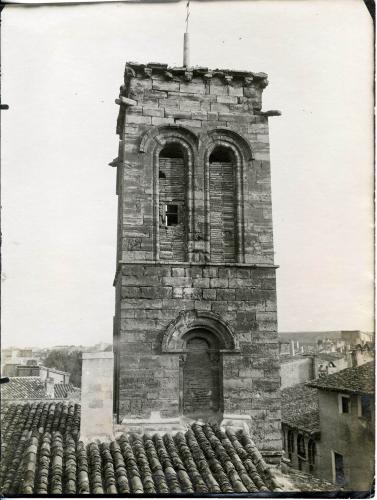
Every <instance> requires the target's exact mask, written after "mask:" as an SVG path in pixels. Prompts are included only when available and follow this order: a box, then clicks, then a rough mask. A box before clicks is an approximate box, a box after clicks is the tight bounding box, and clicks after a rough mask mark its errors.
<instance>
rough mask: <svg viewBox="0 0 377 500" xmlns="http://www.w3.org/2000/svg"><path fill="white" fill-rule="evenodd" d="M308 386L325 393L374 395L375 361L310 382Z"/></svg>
mask: <svg viewBox="0 0 377 500" xmlns="http://www.w3.org/2000/svg"><path fill="white" fill-rule="evenodd" d="M307 385H308V386H309V387H315V388H317V389H322V390H324V391H336V392H345V393H349V394H374V386H375V381H374V361H370V362H369V363H365V364H364V365H361V366H356V367H354V368H345V369H344V370H341V371H339V372H337V373H332V374H331V375H326V376H324V377H321V378H319V379H317V380H313V381H312V382H308V383H307Z"/></svg>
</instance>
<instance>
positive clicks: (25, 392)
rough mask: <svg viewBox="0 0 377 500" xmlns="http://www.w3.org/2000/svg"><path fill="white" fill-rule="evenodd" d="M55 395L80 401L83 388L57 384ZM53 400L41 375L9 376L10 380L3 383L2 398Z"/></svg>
mask: <svg viewBox="0 0 377 500" xmlns="http://www.w3.org/2000/svg"><path fill="white" fill-rule="evenodd" d="M54 396H55V398H56V399H68V400H74V401H79V400H80V397H81V389H79V388H78V387H74V386H73V385H72V384H55V385H54ZM50 399H51V400H53V398H51V397H50V396H48V395H47V390H46V384H45V381H44V380H42V379H41V378H40V377H9V382H7V383H6V384H1V400H2V401H3V402H4V401H16V400H28V401H31V400H38V401H39V400H50Z"/></svg>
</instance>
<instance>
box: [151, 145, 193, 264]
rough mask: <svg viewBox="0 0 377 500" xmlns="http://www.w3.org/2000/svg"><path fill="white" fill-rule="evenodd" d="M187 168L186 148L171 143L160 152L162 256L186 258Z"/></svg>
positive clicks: (163, 257) (161, 257) (173, 258)
mask: <svg viewBox="0 0 377 500" xmlns="http://www.w3.org/2000/svg"><path fill="white" fill-rule="evenodd" d="M186 177H187V175H186V168H185V158H184V152H183V149H182V147H181V146H180V144H179V143H175V142H173V143H169V144H167V145H166V146H165V147H164V148H163V149H162V150H161V152H160V156H159V168H158V183H159V228H160V229H159V234H160V259H162V260H174V261H179V262H182V261H184V260H185V259H186V250H187V241H186V238H187V236H186V183H187V179H186Z"/></svg>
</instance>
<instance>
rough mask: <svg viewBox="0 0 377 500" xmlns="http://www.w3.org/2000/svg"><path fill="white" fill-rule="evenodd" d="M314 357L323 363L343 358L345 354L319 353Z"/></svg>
mask: <svg viewBox="0 0 377 500" xmlns="http://www.w3.org/2000/svg"><path fill="white" fill-rule="evenodd" d="M316 357H317V358H319V359H323V360H325V361H334V360H336V359H342V358H345V357H346V354H344V353H341V352H319V353H317V354H316Z"/></svg>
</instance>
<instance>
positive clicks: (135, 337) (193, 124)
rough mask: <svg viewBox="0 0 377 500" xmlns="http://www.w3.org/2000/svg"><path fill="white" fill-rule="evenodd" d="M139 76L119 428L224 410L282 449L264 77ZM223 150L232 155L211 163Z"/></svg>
mask: <svg viewBox="0 0 377 500" xmlns="http://www.w3.org/2000/svg"><path fill="white" fill-rule="evenodd" d="M131 68H132V72H133V73H134V76H131V77H129V78H130V81H129V93H128V95H127V91H126V90H125V91H124V97H125V98H131V99H135V100H137V106H134V107H133V108H132V109H134V108H135V110H134V112H131V113H128V109H131V108H127V112H126V114H125V118H126V119H125V124H124V126H123V128H121V130H118V132H119V133H120V137H121V139H122V142H121V147H120V154H119V159H120V161H122V162H124V164H125V165H126V166H125V167H122V168H120V167H118V169H119V170H118V195H119V196H120V203H119V207H120V208H119V228H120V231H119V236H118V254H117V261H118V273H117V276H116V279H115V286H116V293H117V302H116V314H115V327H114V332H115V334H114V339H115V344H116V346H117V347H116V356H115V357H116V359H115V369H116V377H115V381H116V382H115V393H116V404H115V408H116V412H117V417H118V420H119V421H121V420H122V419H123V418H124V417H127V418H136V419H137V418H139V419H141V418H144V419H148V418H150V416H151V412H153V411H159V412H161V415H165V416H166V415H168V416H171V417H174V418H176V417H179V416H180V415H181V414H182V413H185V412H186V413H189V412H190V411H192V412H194V413H196V416H197V415H198V412H199V414H200V413H201V412H202V416H203V418H205V415H204V413H203V412H204V406H211V405H212V407H213V408H214V409H215V406H216V405H217V403H218V409H219V411H220V412H227V413H233V414H238V415H249V416H250V417H251V424H250V425H251V426H252V428H253V433H254V431H255V436H256V440H257V444H258V446H260V447H261V448H263V449H271V447H275V449H280V446H281V445H280V442H279V429H278V428H277V427H278V426H277V423H276V422H277V417H276V412H278V411H279V404H280V403H279V378H278V377H279V375H278V370H279V366H278V337H277V320H276V283H275V268H274V266H273V239H272V211H271V194H270V164H269V151H268V145H269V138H268V118H267V117H266V116H263V115H262V114H258V110H260V109H261V97H262V87H263V86H264V85H265V80H266V76H265V75H264V74H260V75H259V74H252V73H245V72H240V73H237V72H231V71H215V72H213V73H210V72H208V71H202V72H200V71H199V70H197V69H195V68H193V70H192V72H191V73H192V74H191V73H190V75H187V74H185V71H184V70H183V69H179V68H175V69H174V68H166V67H165V66H164V67H159V66H154V65H150V66H148V67H147V68H146V69H148V70H150V71H149V73H150V74H149V73H148V72H147V73H148V74H147V73H146V72H145V67H144V66H143V67H141V66H140V67H139V66H138V65H131ZM132 72H131V73H132ZM166 72H167V73H168V74H167V73H166ZM123 108H125V106H120V117H121V116H122V115H121V113H123V112H124V109H123ZM122 109H123V111H122ZM169 144H170V145H171V146H170V149H169V148H167V149H165V150H164V148H165V146H166V145H169ZM219 145H221V146H223V147H225V149H226V151H227V153H226V154H225V153H224V151H223V152H222V153H221V151H220V152H219V150H217V154H218V155H219V156H216V154H214V155H212V152H213V151H214V149H215V148H217V146H219ZM241 179H242V182H241ZM198 338H200V339H201V341H200V342H199V341H198V342H197V343H196V344H195V342H194V340H195V339H198ZM190 339H194V340H193V343H192V344H190V341H191V340H190ZM199 344H200V346H199ZM190 346H191V347H190ZM195 346H196V347H195ZM199 347H200V349H199ZM190 349H191V350H190ZM197 351H198V352H197ZM209 367H212V368H211V369H210V370H209V372H208V374H207V375H208V376H204V375H202V377H200V376H199V377H198V378H197V379H195V373H199V372H201V370H202V369H203V370H206V369H208V368H209ZM203 373H204V372H203ZM209 373H210V374H211V376H210V375H209ZM212 376H213V377H214V378H213V379H212ZM203 379H206V380H207V382H208V383H207V385H206V384H205V383H204V382H203ZM185 384H186V385H185ZM208 384H209V385H208ZM263 384H264V385H263ZM220 387H221V389H222V390H221V391H218V396H214V393H216V391H217V390H218V388H220ZM190 391H191V392H190ZM209 392H211V394H212V395H211V397H209V396H208V393H209ZM216 394H217V393H216ZM220 395H221V396H220ZM216 408H217V406H216ZM207 410H208V408H207Z"/></svg>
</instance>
